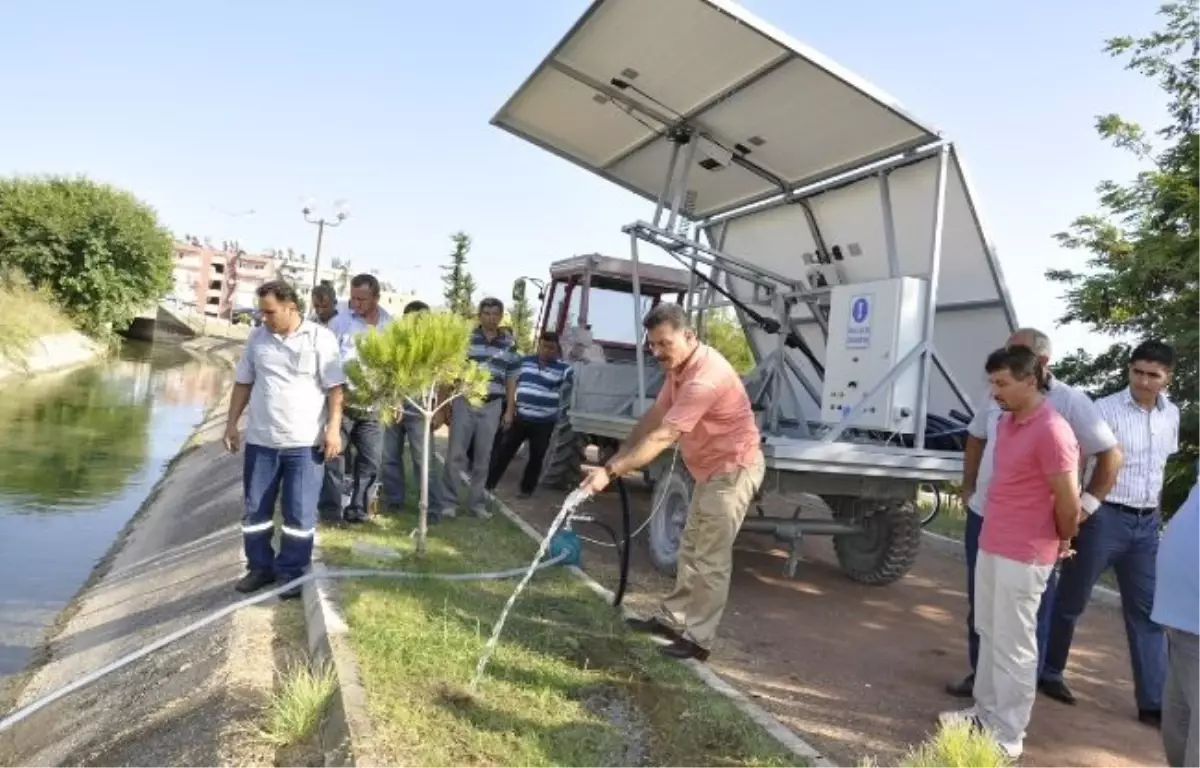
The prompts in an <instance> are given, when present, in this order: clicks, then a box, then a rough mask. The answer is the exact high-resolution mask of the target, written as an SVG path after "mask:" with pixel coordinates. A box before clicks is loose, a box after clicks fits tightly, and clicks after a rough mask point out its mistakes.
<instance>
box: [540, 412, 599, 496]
mask: <svg viewBox="0 0 1200 768" xmlns="http://www.w3.org/2000/svg"><path fill="white" fill-rule="evenodd" d="M587 446H588V441H587V436H586V435H581V434H578V433H577V432H575V430H573V429H571V425H570V423H569V422H567V423H559V425H558V428H557V429H555V430H554V435H553V436H552V437H551V438H550V448H549V450H547V451H546V462H545V464H543V465H542V485H544V486H545V487H547V488H553V489H555V490H560V491H565V490H569V489H571V488H574V487H575V486H577V485H579V484H580V483H582V482H583V464H584V462H585V461H586V460H587Z"/></svg>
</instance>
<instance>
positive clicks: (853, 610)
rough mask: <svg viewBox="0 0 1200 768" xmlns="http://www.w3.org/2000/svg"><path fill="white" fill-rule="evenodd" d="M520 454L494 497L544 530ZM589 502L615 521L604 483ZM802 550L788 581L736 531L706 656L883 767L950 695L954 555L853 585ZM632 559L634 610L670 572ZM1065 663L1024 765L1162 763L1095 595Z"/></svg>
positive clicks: (1121, 649)
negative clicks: (519, 483) (731, 570)
mask: <svg viewBox="0 0 1200 768" xmlns="http://www.w3.org/2000/svg"><path fill="white" fill-rule="evenodd" d="M523 462H524V460H523V459H518V460H517V461H514V462H513V466H512V467H511V468H510V469H509V471H508V473H507V476H506V478H505V480H504V481H503V482H502V483H501V487H500V488H499V489H498V490H499V494H500V496H501V497H502V498H503V499H505V500H506V502H507V503H508V504H509V505H510V506H511V507H512V508H513V509H514V510H515V511H517V512H518V513H519V514H521V515H522V516H523V517H525V518H526V519H527V520H529V521H530V522H531V523H533V524H534V525H535V526H537V527H539V528H542V529H544V528H545V526H546V525H547V524H548V523H549V521H550V519H551V518H553V516H554V513H555V512H556V511H557V509H558V505H559V504H560V502H561V500H562V496H561V494H557V493H555V492H553V491H548V490H546V489H539V491H538V494H537V495H536V496H535V497H534V498H533V499H532V500H529V501H521V500H517V499H515V496H516V487H515V482H516V478H517V477H518V475H519V472H520V469H521V466H522V465H523ZM633 497H634V499H635V507H636V509H635V518H636V519H637V520H638V521H639V522H640V521H641V520H643V519H644V516H645V515H646V513H647V512H648V511H649V508H650V500H649V492H648V491H647V490H646V489H644V488H639V489H638V490H635V491H634V493H633ZM589 511H592V512H595V513H597V514H598V516H600V517H601V519H605V520H607V521H608V522H609V523H610V524H612V525H614V526H616V525H619V520H620V517H619V507H618V505H617V503H616V499H615V497H614V495H612V494H606V495H605V496H604V497H602V499H601V500H600V501H597V502H594V503H593V504H592V505H590V507H589ZM581 532H583V531H581ZM596 535H597V538H604V534H602V533H599V532H598V531H597V534H596ZM804 556H805V562H803V563H801V565H800V568H799V570H798V571H797V575H796V578H795V579H788V578H785V577H784V576H783V570H782V567H783V563H784V559H785V554H784V553H783V552H782V551H780V550H778V549H776V547H775V545H774V544H773V542H772V541H771V539H769V538H767V537H760V536H749V535H743V536H742V537H740V539H739V542H738V547H737V552H736V555H735V561H734V562H735V569H736V570H735V574H734V580H733V585H732V589H731V598H730V608H729V610H728V611H727V613H726V615H725V620H724V622H723V626H722V631H721V637H722V639H721V641H720V643H719V645H718V647H717V648H716V649H715V653H714V655H713V658H712V661H711V664H712V666H713V668H714V669H715V670H716V671H717V672H718V673H720V674H721V675H722V676H723V677H725V678H726V679H727V680H729V681H730V682H732V683H734V684H735V685H737V686H738V687H739V688H741V689H742V690H743V691H745V692H746V693H748V694H750V695H751V696H753V697H754V698H755V700H757V701H758V702H759V703H760V704H761V705H762V706H764V707H765V708H767V709H769V710H771V711H772V712H773V713H774V714H775V715H776V716H777V717H779V718H780V719H781V720H782V721H783V722H785V723H786V724H787V725H788V726H790V727H791V728H793V729H794V730H795V731H796V732H797V733H799V734H800V735H801V736H802V737H804V738H805V739H807V740H808V741H810V742H811V743H812V744H813V745H814V746H816V747H817V748H818V749H820V750H822V751H824V752H825V753H826V754H827V755H829V756H830V758H831V759H833V760H834V761H836V762H837V763H838V764H840V765H855V764H857V763H858V762H859V761H860V759H861V758H863V757H866V756H872V757H874V758H875V759H876V760H877V761H878V764H880V765H895V764H896V762H897V761H898V760H900V759H901V757H902V756H903V754H904V752H905V750H906V748H907V746H908V745H910V744H915V743H918V742H919V741H921V740H922V739H923V738H925V736H926V735H927V734H928V732H929V731H930V730H931V728H932V727H933V725H934V721H935V718H936V715H937V713H938V712H939V711H941V710H944V709H948V708H952V707H956V706H961V702H960V700H957V699H953V698H951V697H949V696H948V695H946V694H945V693H943V692H942V687H943V685H944V684H945V683H946V682H947V681H950V680H952V679H955V678H959V677H961V676H962V674H963V673H964V671H965V668H966V640H965V637H964V635H965V628H964V623H965V613H966V611H965V600H966V597H965V583H964V578H965V577H964V574H963V567H964V566H963V563H962V561H961V560H958V559H955V558H953V557H948V556H946V555H941V554H937V553H935V552H933V551H931V550H928V549H927V550H925V551H924V552H923V553H922V556H921V558H920V562H919V563H918V564H917V566H916V568H915V569H914V571H913V573H912V574H911V575H910V576H909V577H907V578H906V579H904V580H902V581H900V582H898V583H896V584H893V585H890V586H887V587H865V586H861V585H858V584H856V583H854V582H851V581H850V580H848V579H847V578H845V577H844V576H843V575H842V574H841V573H840V571H839V570H838V568H837V566H836V562H835V560H834V557H833V553H832V547H831V546H830V544H829V539H826V538H817V537H813V538H810V539H809V540H808V542H807V543H806V546H805V547H804ZM634 560H635V569H634V570H635V578H634V585H633V589H632V594H631V597H630V598H629V604H630V605H631V606H632V607H634V608H644V607H648V606H651V605H653V598H654V596H655V595H656V594H657V593H659V592H661V591H663V590H665V589H666V588H667V587H668V586H669V583H670V582H669V581H668V580H667V579H665V578H664V577H663V576H662V575H661V574H659V573H657V571H654V569H653V568H652V566H651V565H650V564H649V559H648V555H647V553H646V545H645V541H644V539H643V540H642V541H641V542H640V543H639V546H638V548H637V550H636V553H635V557H634ZM615 563H616V556H615V554H614V552H613V550H611V549H602V548H599V547H595V546H593V545H588V546H587V548H586V550H585V556H584V567H585V568H586V569H587V570H588V571H589V572H591V573H593V575H595V576H596V577H597V578H598V579H599V580H600V581H602V582H603V583H605V584H607V585H610V586H612V585H615V584H616V574H617V571H616V567H615ZM1068 674H1069V676H1070V680H1071V683H1072V685H1073V688H1074V690H1075V692H1076V694H1077V695H1078V696H1079V704H1078V706H1075V707H1067V706H1064V705H1061V704H1059V703H1057V702H1055V701H1052V700H1049V699H1046V698H1045V697H1039V699H1038V701H1037V704H1036V706H1035V708H1034V720H1033V724H1032V726H1031V729H1030V732H1029V736H1028V738H1027V741H1026V755H1025V757H1024V759H1023V760H1022V763H1023V764H1024V765H1066V766H1125V765H1163V764H1165V759H1164V756H1163V753H1162V749H1161V746H1160V743H1159V737H1158V732H1157V731H1155V730H1152V729H1150V728H1148V727H1146V726H1144V725H1141V724H1140V723H1138V721H1137V719H1136V716H1135V715H1136V708H1135V706H1134V702H1133V684H1132V678H1131V673H1130V668H1129V658H1128V653H1127V650H1126V646H1125V632H1124V627H1123V624H1122V622H1121V618H1120V614H1119V613H1118V612H1116V611H1114V610H1113V609H1111V608H1106V607H1103V606H1099V605H1096V606H1093V607H1092V609H1091V610H1090V611H1089V612H1088V613H1087V615H1086V616H1085V618H1084V619H1083V621H1082V623H1081V626H1080V629H1079V632H1078V634H1077V636H1076V643H1075V650H1074V652H1073V654H1072V665H1071V668H1070V670H1069V671H1068Z"/></svg>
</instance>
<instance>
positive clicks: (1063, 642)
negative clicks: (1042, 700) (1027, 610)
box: [1042, 504, 1167, 709]
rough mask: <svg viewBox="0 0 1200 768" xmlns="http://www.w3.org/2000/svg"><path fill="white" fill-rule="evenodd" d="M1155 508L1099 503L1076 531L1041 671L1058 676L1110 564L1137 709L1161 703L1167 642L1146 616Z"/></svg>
mask: <svg viewBox="0 0 1200 768" xmlns="http://www.w3.org/2000/svg"><path fill="white" fill-rule="evenodd" d="M1159 524H1160V519H1159V516H1158V514H1157V513H1155V514H1152V515H1144V516H1141V517H1139V516H1138V515H1134V514H1132V513H1129V512H1123V511H1122V510H1120V509H1117V508H1116V507H1112V506H1109V505H1108V504H1101V505H1100V508H1099V509H1097V510H1096V511H1095V513H1093V514H1092V516H1091V517H1090V518H1088V520H1087V521H1085V522H1084V524H1083V525H1081V526H1080V527H1079V535H1077V536H1076V537H1075V556H1074V557H1072V558H1071V559H1070V560H1067V561H1066V562H1065V563H1063V565H1062V586H1061V587H1059V594H1058V604H1057V605H1056V606H1055V610H1054V616H1053V619H1052V621H1051V626H1050V647H1049V650H1048V652H1047V659H1046V669H1045V672H1044V673H1043V674H1042V677H1043V678H1045V679H1047V680H1061V679H1062V676H1063V671H1064V670H1065V669H1066V667H1067V657H1068V656H1069V655H1070V653H1071V641H1072V640H1073V639H1074V637H1075V623H1076V622H1077V621H1078V620H1079V617H1080V616H1082V615H1083V610H1084V608H1086V607H1087V603H1088V600H1089V599H1090V598H1091V596H1092V588H1093V587H1095V586H1096V582H1097V581H1098V580H1099V579H1100V574H1102V573H1104V571H1105V569H1107V568H1108V567H1109V566H1112V568H1113V570H1114V571H1116V573H1117V586H1118V587H1119V588H1120V591H1121V612H1122V613H1123V614H1124V616H1125V636H1126V638H1127V639H1128V641H1129V657H1130V660H1131V661H1132V662H1133V686H1134V692H1135V695H1136V697H1137V705H1138V709H1162V691H1163V684H1164V681H1165V680H1166V669H1167V642H1166V639H1165V637H1164V635H1163V629H1162V627H1160V626H1158V625H1157V624H1155V623H1154V622H1152V621H1150V609H1151V608H1152V607H1153V604H1154V573H1155V560H1156V559H1157V558H1158V529H1159Z"/></svg>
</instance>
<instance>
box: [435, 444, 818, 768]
mask: <svg viewBox="0 0 1200 768" xmlns="http://www.w3.org/2000/svg"><path fill="white" fill-rule="evenodd" d="M431 453H433V456H434V458H436V459H437V460H438V462H439V463H440V464H442V465H443V466H444V465H445V461H444V459H443V458H442V455H441V454H440V453H438V452H437V451H432V452H431ZM463 477H464V478H465V477H466V473H464V474H463ZM484 493H485V495H486V497H487V498H488V500H489V501H490V502H491V503H492V505H493V506H494V507H495V508H496V509H498V510H499V511H500V514H502V515H504V517H506V518H508V520H510V521H511V522H512V523H513V524H515V525H516V526H517V527H518V528H520V529H521V530H522V531H523V532H524V533H525V535H527V536H529V538H531V539H533V540H534V541H535V542H539V543H540V542H541V540H542V534H541V533H539V532H538V530H537V529H536V528H534V527H533V526H532V525H530V524H529V523H528V522H527V521H526V520H525V519H524V518H522V517H521V516H520V515H518V514H517V513H516V512H513V511H512V509H510V508H509V506H508V505H507V504H505V503H504V502H503V501H501V500H500V499H499V498H498V497H497V496H496V495H495V494H493V493H490V492H487V491H485V492H484ZM566 569H567V570H568V571H570V572H571V573H573V574H575V576H577V577H578V578H579V579H580V580H582V581H583V583H584V584H585V585H586V586H587V587H588V589H590V590H591V591H592V592H595V593H596V594H597V595H598V596H600V597H602V598H604V600H605V601H606V602H608V603H609V604H611V603H612V600H613V598H614V597H615V595H614V593H613V592H612V590H610V589H608V588H607V587H605V586H604V585H603V584H601V583H600V582H598V581H596V580H595V579H593V578H592V577H591V576H589V575H588V574H587V573H586V572H584V570H583V569H582V568H580V567H579V566H577V565H568V566H566ZM621 613H622V614H623V615H625V616H628V615H629V612H628V610H627V609H626V608H625V607H624V606H621ZM680 663H681V664H683V665H684V666H686V667H687V668H688V669H689V670H691V671H692V673H693V674H695V675H696V677H698V678H700V681H701V682H703V683H704V684H705V685H707V686H708V687H709V688H711V689H712V690H714V691H716V692H717V693H719V694H721V695H722V696H724V697H725V698H727V699H729V700H730V701H731V702H733V705H734V706H735V707H737V708H738V709H739V710H741V711H742V713H744V714H745V715H746V716H748V717H749V718H750V719H751V720H753V721H754V722H755V723H757V724H758V725H759V726H760V727H761V728H762V729H763V730H764V731H766V732H767V733H768V734H769V735H770V736H771V737H772V738H773V739H775V740H776V741H777V742H779V743H780V744H781V745H782V746H783V747H784V748H785V749H787V750H788V751H789V752H791V753H792V754H794V755H795V756H796V757H799V758H801V759H802V760H804V761H805V763H807V764H808V765H812V766H820V767H821V768H828V767H829V766H833V765H834V763H833V762H831V761H830V760H829V759H827V758H826V757H825V756H824V755H823V754H821V752H820V751H818V750H817V749H816V748H815V747H813V746H812V745H811V744H809V743H808V742H807V741H805V740H804V739H802V738H800V737H799V736H798V735H796V733H795V732H794V731H792V730H791V729H790V728H788V727H787V726H786V725H784V724H783V723H781V722H779V720H778V719H776V718H775V716H774V715H772V714H771V713H770V712H767V711H766V710H765V709H763V708H762V707H760V706H758V705H757V704H755V703H754V702H753V701H751V700H750V699H749V698H748V697H747V696H746V695H745V694H744V693H742V692H741V691H739V690H737V689H736V688H734V687H733V686H732V685H730V684H729V683H728V682H727V681H725V680H724V679H722V678H721V677H720V676H719V675H717V673H716V672H713V671H712V670H711V669H709V668H708V667H707V666H706V665H704V664H701V663H700V662H698V661H696V660H695V659H686V660H681V661H680Z"/></svg>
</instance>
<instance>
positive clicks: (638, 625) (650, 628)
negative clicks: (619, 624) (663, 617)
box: [625, 616, 681, 640]
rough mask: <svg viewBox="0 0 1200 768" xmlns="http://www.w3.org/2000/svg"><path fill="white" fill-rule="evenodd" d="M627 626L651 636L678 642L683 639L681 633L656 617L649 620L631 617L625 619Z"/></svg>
mask: <svg viewBox="0 0 1200 768" xmlns="http://www.w3.org/2000/svg"><path fill="white" fill-rule="evenodd" d="M625 625H626V626H627V627H629V628H630V629H632V630H633V631H634V632H645V633H647V634H650V635H658V636H659V637H665V638H666V639H668V640H678V639H679V638H680V637H681V635H680V633H679V632H676V631H675V630H674V629H672V628H671V627H668V626H667V625H666V624H664V623H663V622H661V621H659V620H658V619H657V618H655V617H654V616H651V617H650V618H648V619H635V618H633V617H630V618H628V619H625Z"/></svg>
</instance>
